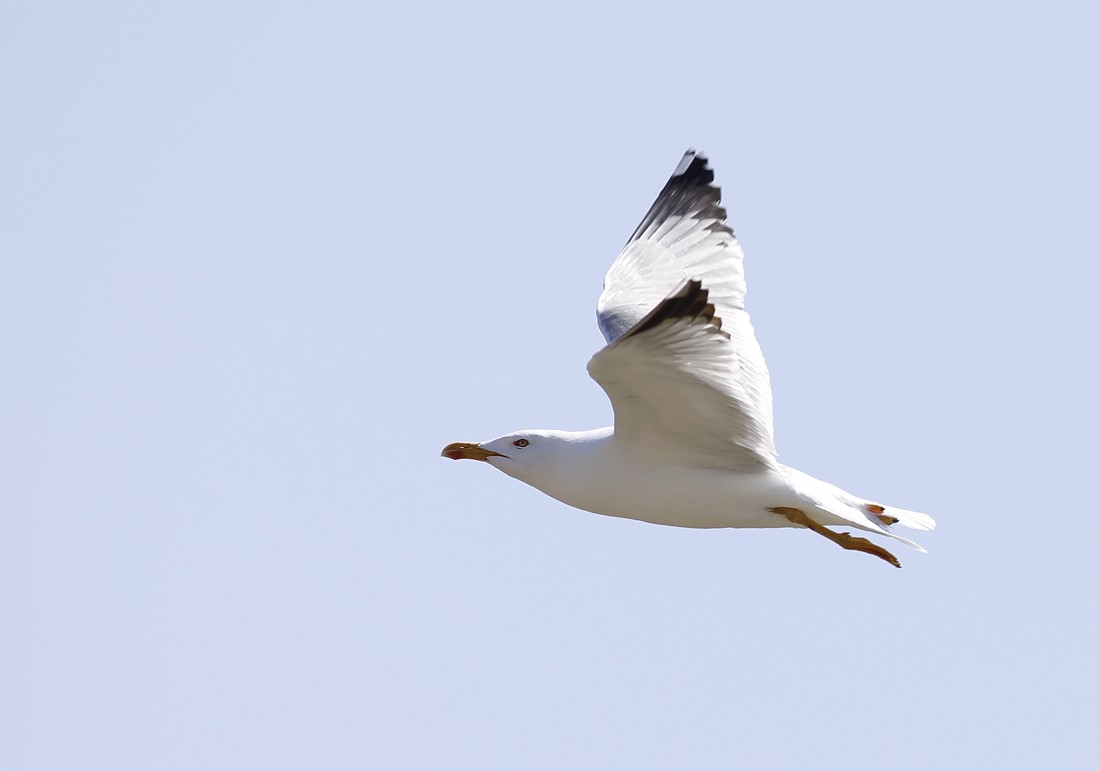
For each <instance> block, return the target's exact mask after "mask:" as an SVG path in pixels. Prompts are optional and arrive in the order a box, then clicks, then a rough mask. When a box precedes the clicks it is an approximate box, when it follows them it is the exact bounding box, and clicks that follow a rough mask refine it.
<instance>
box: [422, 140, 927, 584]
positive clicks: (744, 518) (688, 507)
mask: <svg viewBox="0 0 1100 771" xmlns="http://www.w3.org/2000/svg"><path fill="white" fill-rule="evenodd" d="M720 200H721V193H720V191H719V189H718V187H717V186H715V184H714V172H713V171H712V170H711V169H710V166H709V164H708V163H707V159H706V158H705V157H704V156H703V155H702V154H700V153H697V152H695V151H692V150H689V151H688V152H687V153H686V154H685V155H684V157H683V160H681V161H680V164H679V166H677V167H676V171H674V172H673V174H672V177H671V178H669V180H668V182H667V184H665V186H664V189H662V190H661V193H660V195H658V196H657V200H656V201H654V202H653V205H652V206H651V207H650V208H649V211H648V212H646V215H645V217H643V218H642V222H641V224H639V225H638V227H637V229H635V231H634V234H633V235H631V236H630V238H629V240H627V242H626V246H625V247H623V250H622V252H621V253H620V254H619V256H618V258H617V259H616V260H615V262H614V263H613V264H612V266H611V269H610V270H609V271H608V272H607V276H606V278H605V279H604V286H603V293H602V294H601V295H600V299H599V302H598V304H597V306H596V317H597V320H598V322H599V326H600V330H601V331H602V332H603V335H604V337H605V338H606V339H607V345H606V346H604V348H603V349H601V350H600V351H598V352H597V353H596V355H595V356H593V357H592V359H591V360H590V361H589V362H588V373H589V374H590V375H591V376H592V378H593V379H594V380H595V381H596V382H597V383H599V384H600V386H601V387H602V388H603V390H604V391H606V392H607V396H608V398H609V399H610V400H611V406H612V407H613V409H614V412H615V425H614V426H610V427H607V428H596V429H593V430H591V431H555V430H544V429H537V430H526V431H517V432H515V433H513V434H508V435H506V436H501V437H498V438H496V439H492V440H490V441H487V442H479V443H473V442H455V443H453V444H449V445H447V446H446V447H445V448H443V456H444V457H447V458H452V459H454V460H460V459H470V460H479V461H484V462H486V463H488V464H489V465H491V466H494V467H496V468H498V469H500V470H501V471H503V472H504V473H505V474H507V475H508V476H511V477H515V478H516V479H518V480H520V481H522V482H526V483H527V484H529V485H531V486H532V487H536V488H538V489H539V490H541V491H542V492H544V493H546V494H547V495H549V496H551V497H553V498H556V499H558V500H559V501H561V502H563V503H566V504H569V505H570V506H575V507H577V508H578V509H584V510H585V511H591V512H595V513H596V514H605V515H608V516H612V517H625V518H627V519H638V520H642V521H644V522H653V523H655V524H659V525H674V526H677V527H697V528H714V527H753V528H756V527H797V528H808V529H809V530H811V531H813V532H814V533H817V534H818V535H821V536H823V537H825V538H828V539H829V540H830V541H832V542H833V543H836V544H838V545H839V546H841V547H843V548H845V549H852V550H855V551H862V552H866V553H868V554H873V555H875V556H876V557H879V558H881V559H883V560H886V561H887V562H889V563H890V564H892V565H894V566H895V567H901V564H900V563H899V562H898V560H897V558H896V557H894V555H893V554H891V553H890V552H888V551H887V550H886V549H884V548H882V547H881V546H879V545H878V544H875V543H872V542H871V541H869V540H867V539H866V538H858V537H855V536H853V535H851V534H850V533H847V532H837V531H836V530H833V529H832V528H836V527H840V528H855V529H857V530H863V531H866V532H870V533H875V534H877V535H882V536H888V537H890V538H894V539H895V540H898V541H901V542H902V543H904V544H908V545H909V546H912V547H914V548H916V549H918V550H920V551H924V549H922V548H921V547H920V546H918V545H917V544H915V543H913V542H912V541H910V540H908V539H906V538H903V537H902V536H900V535H898V534H896V533H895V532H893V529H892V528H893V527H895V526H896V525H903V526H905V527H909V528H913V529H915V530H931V529H932V528H933V527H935V524H936V523H935V521H934V520H933V519H932V518H931V517H930V516H928V515H927V514H921V513H918V512H915V511H907V510H905V509H898V508H894V507H893V506H886V505H883V504H881V503H877V502H874V501H870V500H867V499H865V498H861V497H859V496H858V495H853V494H852V493H849V492H846V491H844V490H841V489H840V488H839V487H836V486H834V485H831V484H829V483H828V482H822V481H821V480H819V479H815V478H813V477H812V476H810V475H809V474H805V473H803V472H801V471H798V470H796V469H793V468H791V467H789V466H785V465H783V464H782V463H780V462H779V461H778V460H777V459H776V453H775V445H774V441H773V439H772V394H771V385H770V383H769V380H768V368H767V365H766V364H765V363H764V356H763V354H762V353H761V351H760V345H759V344H758V343H757V342H756V335H755V334H754V333H753V328H752V324H751V323H750V322H749V314H748V313H747V312H746V311H745V291H746V285H745V271H744V255H743V253H742V251H741V247H740V246H739V245H738V243H737V239H736V238H735V237H734V233H733V230H732V229H731V228H730V227H729V226H728V225H727V224H726V210H725V209H724V208H723V207H722V206H720V205H719V204H720Z"/></svg>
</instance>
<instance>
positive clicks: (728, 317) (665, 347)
mask: <svg viewBox="0 0 1100 771" xmlns="http://www.w3.org/2000/svg"><path fill="white" fill-rule="evenodd" d="M713 183H714V172H713V171H712V170H711V169H710V168H709V166H708V165H707V161H706V159H705V158H704V157H703V156H702V155H700V154H698V153H695V152H694V151H688V152H687V154H685V155H684V158H683V160H682V161H681V162H680V165H679V166H678V167H677V168H676V171H675V172H674V173H673V175H672V177H671V178H670V179H669V181H668V183H667V184H665V187H664V189H663V190H662V191H661V193H660V195H659V196H657V200H656V201H654V203H653V205H652V206H651V207H650V209H649V211H648V212H647V213H646V216H645V217H644V218H643V219H642V222H641V224H640V225H638V228H637V229H636V230H635V231H634V234H633V235H632V236H631V237H630V239H629V240H628V241H627V244H626V246H625V247H624V248H623V251H622V253H621V254H620V255H619V257H618V259H616V260H615V262H614V264H612V266H611V269H610V270H609V271H608V273H607V277H606V278H605V279H604V289H603V293H602V294H601V295H600V299H599V303H598V305H597V308H596V313H597V318H598V321H599V325H600V329H601V330H602V331H603V333H604V337H605V338H606V339H607V341H608V345H607V346H606V347H605V348H604V349H603V350H601V351H600V352H599V353H597V354H596V355H595V356H594V357H593V358H592V360H591V361H590V362H589V365H588V371H589V373H590V374H591V375H592V377H593V378H594V379H595V380H596V381H597V382H598V383H599V384H600V385H601V386H602V387H603V389H604V390H605V391H606V392H607V394H608V396H609V397H610V399H611V403H612V406H613V407H614V409H615V432H616V435H617V436H621V437H625V436H632V437H635V438H636V439H637V440H638V441H642V440H643V438H644V441H646V442H652V443H654V444H655V445H661V446H663V447H664V450H665V454H666V455H667V454H668V453H669V452H673V451H675V452H676V453H677V454H678V455H679V458H680V460H681V461H682V462H685V463H690V464H691V465H698V466H704V467H713V468H750V467H754V466H759V465H760V464H769V463H772V462H773V461H774V458H775V447H774V441H773V438H772V398H771V385H770V383H769V380H768V368H767V365H766V364H765V363H764V356H763V354H762V353H761V351H760V345H759V344H758V343H757V342H756V335H755V334H754V332H753V328H752V323H751V322H750V321H749V316H748V313H746V312H745V307H744V300H745V291H746V287H745V273H744V265H743V258H744V256H743V254H742V251H741V247H740V246H739V245H738V244H737V240H736V238H735V237H734V234H733V231H732V230H731V229H730V228H729V226H728V225H727V224H726V211H725V209H723V208H722V207H721V206H720V205H719V202H720V199H721V193H720V191H719V189H718V188H717V187H716V186H715V185H714V184H713Z"/></svg>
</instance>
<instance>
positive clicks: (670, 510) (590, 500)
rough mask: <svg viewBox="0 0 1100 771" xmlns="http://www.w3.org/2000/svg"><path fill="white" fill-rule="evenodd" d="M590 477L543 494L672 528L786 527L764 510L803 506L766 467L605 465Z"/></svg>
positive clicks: (603, 511) (577, 504)
mask: <svg viewBox="0 0 1100 771" xmlns="http://www.w3.org/2000/svg"><path fill="white" fill-rule="evenodd" d="M602 472H603V473H601V475H600V476H599V477H598V478H596V479H578V478H576V477H574V478H573V480H572V484H571V485H569V487H568V489H561V490H546V489H544V490H543V491H544V492H546V493H548V494H549V495H551V496H553V497H555V498H557V499H558V500H560V501H562V502H563V503H567V504H569V505H570V506H575V507H577V508H579V509H584V510H585V511H591V512H593V513H596V514H604V515H606V516H610V517H622V518H624V519H637V520H641V521H643V522H652V523H654V524H657V525H672V526H675V527H693V528H715V527H791V526H792V525H791V522H790V521H789V520H787V519H786V518H784V517H782V516H779V515H778V514H774V513H773V512H771V511H770V509H771V508H772V507H775V506H795V507H797V506H804V505H805V501H804V500H803V499H802V498H800V497H799V496H798V495H797V494H796V493H794V492H793V491H792V490H791V489H790V488H789V486H788V485H787V484H786V482H785V481H784V479H783V478H782V477H781V476H780V475H778V474H776V473H775V472H773V471H772V470H770V469H765V470H761V471H749V472H742V471H727V470H719V469H693V468H683V467H672V468H670V467H654V468H650V469H644V470H643V469H639V468H638V467H637V466H636V465H633V464H632V465H631V467H630V468H629V469H626V470H623V471H622V472H621V473H616V472H615V471H613V470H609V469H607V468H606V467H605V468H604V469H602Z"/></svg>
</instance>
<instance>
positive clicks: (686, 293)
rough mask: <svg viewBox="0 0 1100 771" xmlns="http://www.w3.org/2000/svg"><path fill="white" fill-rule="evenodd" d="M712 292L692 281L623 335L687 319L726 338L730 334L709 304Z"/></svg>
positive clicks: (663, 301)
mask: <svg viewBox="0 0 1100 771" xmlns="http://www.w3.org/2000/svg"><path fill="white" fill-rule="evenodd" d="M709 295H710V292H709V291H708V290H706V289H704V288H703V282H702V281H699V280H698V279H694V278H693V279H690V280H688V281H687V282H685V283H684V285H683V286H681V287H680V288H679V289H677V290H676V291H675V292H673V293H672V294H670V295H669V296H668V297H666V298H665V299H664V300H662V301H661V302H660V303H659V304H658V305H657V307H656V308H654V309H653V310H651V311H650V312H649V313H647V314H646V315H645V316H644V317H643V318H642V319H641V320H639V321H638V323H637V324H635V325H634V326H633V327H631V328H630V330H629V331H628V332H627V333H626V334H625V335H623V337H624V338H625V337H629V336H630V335H638V334H641V333H643V332H645V331H646V330H649V329H653V328H655V327H657V326H660V325H661V324H663V323H665V322H666V321H675V320H677V319H687V320H688V321H692V322H695V323H698V324H708V325H710V326H713V327H714V328H715V331H716V332H719V333H720V334H722V335H723V336H725V337H727V338H728V337H729V333H728V332H724V331H723V330H722V319H721V318H719V317H717V316H715V315H714V312H715V311H714V304H713V303H711V302H708V297H709Z"/></svg>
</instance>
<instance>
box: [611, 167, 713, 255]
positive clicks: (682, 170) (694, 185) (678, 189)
mask: <svg viewBox="0 0 1100 771" xmlns="http://www.w3.org/2000/svg"><path fill="white" fill-rule="evenodd" d="M721 202H722V191H721V189H720V188H719V187H718V186H717V185H715V184H714V170H713V169H712V168H711V167H710V162H709V161H708V160H707V156H706V155H704V154H703V153H701V152H699V151H697V150H688V151H687V152H686V153H684V157H683V158H681V159H680V163H679V164H678V165H677V166H676V169H675V171H673V172H672V176H671V177H669V178H668V182H666V183H665V186H664V187H663V188H661V192H660V193H659V194H658V195H657V198H656V200H654V201H653V204H652V205H651V206H650V207H649V211H647V212H646V215H645V217H643V218H642V221H641V222H640V223H638V227H636V228H635V229H634V232H633V233H632V234H631V235H630V238H628V239H627V240H626V241H627V243H630V242H631V241H633V240H635V239H637V238H640V237H643V236H645V235H646V234H647V233H649V232H650V231H651V229H652V228H655V227H657V226H659V225H660V223H661V222H664V221H665V220H666V219H668V218H669V217H682V216H689V215H690V216H694V217H705V218H707V219H712V220H714V221H715V223H716V227H718V228H719V229H721V230H723V231H725V232H728V233H729V234H730V235H732V234H733V230H732V229H730V227H729V226H728V225H726V222H725V221H726V210H725V209H724V208H722V206H721V205H720V204H721Z"/></svg>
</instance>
